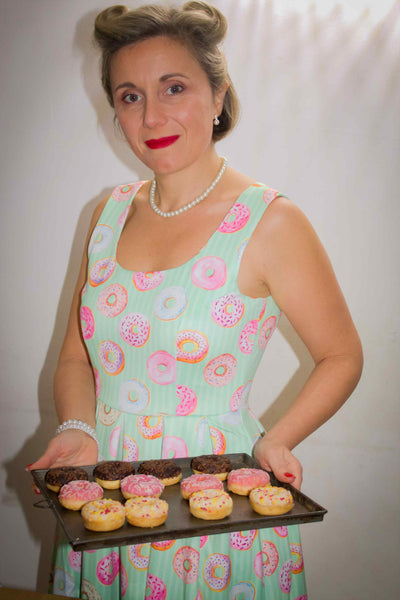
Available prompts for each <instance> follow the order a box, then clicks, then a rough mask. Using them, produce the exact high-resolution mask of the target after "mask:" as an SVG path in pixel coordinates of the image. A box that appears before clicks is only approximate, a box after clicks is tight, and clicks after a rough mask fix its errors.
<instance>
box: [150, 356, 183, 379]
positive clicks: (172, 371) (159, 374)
mask: <svg viewBox="0 0 400 600" xmlns="http://www.w3.org/2000/svg"><path fill="white" fill-rule="evenodd" d="M147 372H148V374H149V377H150V379H151V380H152V381H154V382H155V383H158V384H159V385H169V384H170V383H173V382H174V381H175V379H176V359H175V357H174V356H172V354H169V352H166V351H165V350H159V351H158V352H154V354H151V355H150V356H149V358H148V359H147Z"/></svg>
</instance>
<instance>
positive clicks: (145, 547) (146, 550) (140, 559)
mask: <svg viewBox="0 0 400 600" xmlns="http://www.w3.org/2000/svg"><path fill="white" fill-rule="evenodd" d="M128 558H129V562H130V563H131V565H132V566H133V567H135V569H137V570H138V571H145V570H146V569H147V567H148V566H149V562H150V546H149V544H135V545H133V546H128Z"/></svg>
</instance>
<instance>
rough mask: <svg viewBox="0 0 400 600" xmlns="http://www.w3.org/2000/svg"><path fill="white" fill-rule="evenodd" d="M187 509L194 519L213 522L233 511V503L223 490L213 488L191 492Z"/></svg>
mask: <svg viewBox="0 0 400 600" xmlns="http://www.w3.org/2000/svg"><path fill="white" fill-rule="evenodd" d="M189 509H190V512H191V513H192V515H193V516H194V517H197V518H198V519H204V520H205V521H214V520H217V519H224V518H225V517H228V516H229V515H230V514H231V512H232V509H233V501H232V498H231V497H230V495H229V494H227V493H226V492H224V490H217V489H215V488H212V489H207V490H201V491H199V492H193V494H191V495H190V497H189Z"/></svg>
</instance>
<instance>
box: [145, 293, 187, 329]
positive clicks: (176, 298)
mask: <svg viewBox="0 0 400 600" xmlns="http://www.w3.org/2000/svg"><path fill="white" fill-rule="evenodd" d="M187 302H188V300H187V294H186V290H185V288H183V287H180V286H177V285H172V286H170V287H167V288H164V289H163V290H161V292H159V293H158V294H157V297H156V299H155V300H154V308H153V309H154V314H155V315H156V317H157V318H158V319H160V320H161V321H173V320H174V319H176V318H177V317H179V315H181V314H182V313H183V312H184V310H185V309H186V307H187Z"/></svg>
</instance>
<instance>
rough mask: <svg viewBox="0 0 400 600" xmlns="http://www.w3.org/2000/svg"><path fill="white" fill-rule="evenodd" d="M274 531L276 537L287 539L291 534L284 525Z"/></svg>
mask: <svg viewBox="0 0 400 600" xmlns="http://www.w3.org/2000/svg"><path fill="white" fill-rule="evenodd" d="M274 531H275V533H276V535H279V537H287V536H288V533H289V532H288V528H287V527H286V525H282V526H281V527H274Z"/></svg>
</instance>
